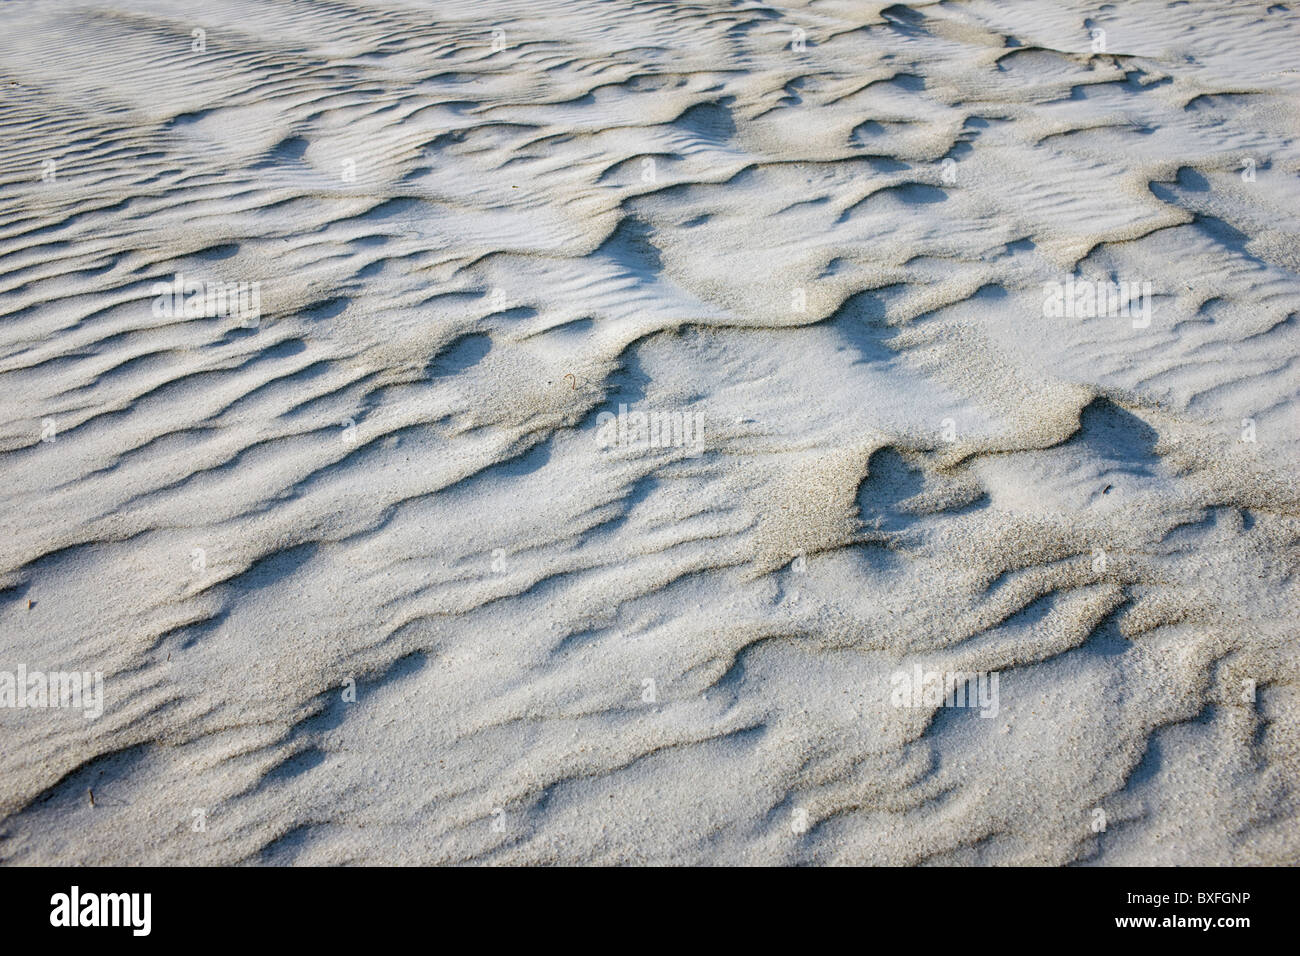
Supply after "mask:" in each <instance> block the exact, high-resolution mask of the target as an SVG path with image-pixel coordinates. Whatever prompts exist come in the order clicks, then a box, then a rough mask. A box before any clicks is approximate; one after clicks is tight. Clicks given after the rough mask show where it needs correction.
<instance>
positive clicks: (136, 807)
mask: <svg viewBox="0 0 1300 956" xmlns="http://www.w3.org/2000/svg"><path fill="white" fill-rule="evenodd" d="M196 29H202V30H204V31H206V32H205V33H204V34H201V35H200V36H201V39H202V43H199V41H198V40H197V39H196V38H195V36H194V34H193V31H194V30H196ZM494 30H501V31H503V33H502V34H501V35H500V36H499V40H498V42H497V43H496V44H495V45H496V47H498V48H497V49H494V32H493V31H494ZM796 30H800V31H803V34H802V36H803V37H806V40H805V41H804V42H803V43H801V42H800V37H801V34H799V33H797V32H796ZM1092 30H1104V31H1105V36H1104V44H1103V45H1104V50H1103V49H1098V51H1097V52H1094V51H1093V46H1094V43H1097V42H1099V41H1100V37H1098V39H1097V40H1094V39H1093V37H1092V36H1091V35H1090V31H1092ZM193 45H198V46H202V47H203V49H201V50H197V51H196V50H194V49H192V46H193ZM800 46H803V47H804V48H803V49H799V47H800ZM1297 49H1300V11H1298V10H1297V8H1296V6H1295V4H1293V3H1290V2H1288V3H1280V4H1274V5H1271V6H1270V5H1269V4H1267V3H1247V2H1236V0H1196V2H1192V3H1163V2H1160V3H1157V2H1145V0H1133V2H1123V3H1116V4H1105V5H1098V6H1092V5H1087V4H1084V3H1079V2H1072V0H1071V2H1045V0H1044V2H1032V3H1031V2H1010V3H1008V2H998V3H994V2H991V0H969V2H945V3H939V4H923V3H918V4H912V5H910V6H902V5H892V6H891V5H888V4H883V3H860V2H850V0H827V2H809V3H791V4H787V5H784V6H782V7H776V6H770V5H764V4H760V3H748V2H744V3H737V4H733V3H727V2H722V0H706V2H695V3H686V2H682V3H633V2H630V0H618V2H614V3H603V2H595V0H564V2H560V0H549V2H536V0H511V2H481V0H460V2H438V3H432V4H431V3H428V2H417V0H408V2H403V0H351V2H349V0H338V2H334V0H328V2H327V0H319V2H296V3H272V2H268V0H206V2H204V3H202V4H195V3H190V2H184V0H10V2H7V3H4V4H3V5H2V6H0V130H3V136H2V137H0V183H2V185H3V188H2V189H0V255H2V258H0V315H3V320H2V321H0V469H2V470H0V476H2V478H3V482H4V496H3V501H2V503H0V526H2V527H3V535H0V587H3V588H4V590H3V592H0V596H2V601H0V671H15V670H16V669H17V668H18V667H19V666H20V665H21V666H23V667H25V668H27V669H29V670H47V671H54V670H61V669H62V670H78V671H90V672H95V671H100V672H102V673H103V675H104V711H103V714H102V716H100V717H99V718H98V719H94V720H89V719H86V718H85V716H84V714H82V713H79V712H77V711H76V710H75V709H72V708H44V709H42V708H23V709H16V708H0V741H2V745H0V860H3V861H6V862H13V863H54V862H60V863H121V862H126V863H234V862H259V861H260V862H270V863H288V862H295V863H312V864H316V863H342V862H365V863H385V862H395V863H396V862H400V863H430V862H439V863H452V862H466V861H468V862H485V863H507V862H509V863H535V862H566V863H574V862H590V863H616V862H674V863H890V864H912V863H921V862H928V863H976V864H1003V863H1034V864H1066V863H1071V862H1087V863H1100V864H1120V865H1122V864H1135V863H1161V864H1174V863H1213V864H1227V863H1283V862H1287V863H1296V862H1300V827H1298V826H1297V806H1298V804H1297V799H1298V794H1300V762H1298V758H1300V735H1298V734H1297V729H1298V724H1300V717H1298V715H1297V704H1298V703H1300V695H1298V693H1297V670H1298V663H1300V655H1298V654H1297V649H1298V647H1300V640H1298V633H1297V632H1298V627H1297V619H1298V618H1300V613H1298V612H1300V597H1298V593H1297V582H1296V574H1297V566H1298V564H1300V501H1298V500H1297V498H1298V493H1297V490H1296V480H1295V479H1296V474H1297V464H1298V463H1300V416H1298V415H1297V391H1298V390H1300V367H1298V365H1300V363H1298V358H1297V356H1298V355H1300V318H1298V315H1300V152H1298V150H1297V146H1296V141H1295V137H1296V134H1297V130H1300V97H1298V94H1300V72H1298V71H1297V68H1296V50H1297ZM946 160H950V161H951V162H945V161H946ZM1247 160H1249V162H1246V161H1247ZM51 161H52V162H53V164H54V165H53V166H52V167H51V166H50V165H49V163H50V162H51ZM650 161H652V162H653V166H652V167H651V165H650ZM1076 267H1077V273H1075V270H1076ZM177 274H180V275H182V276H184V277H185V278H186V279H192V280H196V281H201V282H204V283H251V282H257V283H259V289H260V312H261V315H260V323H259V324H257V326H256V327H255V328H241V327H240V322H239V320H238V318H236V317H233V316H216V317H192V318H186V317H185V316H184V315H179V316H171V317H168V316H166V315H158V314H155V309H154V308H153V303H154V299H155V295H154V288H153V287H154V284H155V283H159V282H171V281H172V279H173V277H174V276H175V275H177ZM1071 274H1075V275H1076V278H1078V279H1079V280H1089V281H1091V280H1107V281H1110V280H1114V281H1122V282H1135V283H1138V284H1139V286H1140V285H1141V283H1143V282H1149V283H1150V289H1151V290H1152V295H1151V298H1150V300H1149V304H1150V305H1151V306H1152V309H1151V313H1150V323H1149V325H1147V326H1145V327H1135V322H1134V321H1132V320H1131V319H1130V317H1128V316H1115V315H1102V316H1097V317H1078V316H1076V315H1070V316H1064V315H1061V316H1054V315H1045V314H1044V298H1045V294H1044V284H1045V283H1049V282H1053V281H1056V282H1062V283H1063V282H1065V280H1066V278H1067V276H1070V275H1071ZM1136 324H1137V325H1139V326H1140V325H1141V322H1138V323H1136ZM569 376H571V377H569ZM620 404H623V405H626V406H627V411H632V412H635V411H647V412H656V413H664V414H669V415H689V416H692V418H691V419H689V421H694V418H693V416H695V415H697V414H702V415H703V416H704V417H703V422H704V431H703V440H702V441H701V442H699V443H686V444H683V445H680V446H678V447H669V448H647V447H645V446H644V445H639V444H634V443H633V444H627V443H624V444H616V445H615V446H614V447H602V441H601V438H602V433H601V426H602V425H603V423H604V422H606V421H607V420H608V419H607V418H605V417H604V416H603V415H602V413H612V414H614V415H617V414H618V412H619V405H620ZM1243 420H1249V423H1246V422H1244V421H1243ZM43 435H44V437H45V439H46V440H42V436H43ZM1246 439H1253V440H1246ZM801 555H803V557H800V556H801ZM915 667H920V668H922V669H923V670H927V671H938V672H952V671H962V672H973V671H983V672H997V673H998V675H999V678H1000V683H999V706H998V713H997V716H996V717H988V718H985V717H981V716H979V712H978V711H976V710H973V709H969V708H967V709H960V708H950V707H942V708H941V707H935V706H931V705H924V704H923V706H917V707H899V706H895V705H894V702H893V701H892V700H891V691H892V688H893V684H892V680H891V675H893V674H895V673H896V672H899V671H902V672H904V673H913V669H914V668H915ZM349 680H355V681H356V684H355V702H352V701H351V700H350V699H348V700H345V699H344V694H345V688H347V687H349V686H350V685H348V681H349ZM649 681H653V685H651V684H649V683H647V682H649ZM652 689H653V693H652V692H651V690H652ZM1252 689H1253V690H1252ZM348 697H349V698H350V697H351V694H350V693H349V694H348ZM651 698H652V699H651ZM91 791H93V794H94V805H93V806H92V805H91V799H90V792H91ZM1099 820H1104V823H1105V825H1104V827H1101V826H1098V821H1099ZM200 823H201V824H202V826H201V827H200V826H199V824H200Z"/></svg>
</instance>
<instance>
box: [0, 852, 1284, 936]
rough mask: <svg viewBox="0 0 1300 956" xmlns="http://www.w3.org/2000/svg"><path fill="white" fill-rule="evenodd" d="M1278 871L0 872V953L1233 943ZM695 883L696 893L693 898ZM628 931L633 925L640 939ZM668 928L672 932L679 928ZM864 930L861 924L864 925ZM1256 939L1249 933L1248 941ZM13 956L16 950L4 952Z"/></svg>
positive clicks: (1260, 918) (1265, 922)
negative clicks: (818, 929)
mask: <svg viewBox="0 0 1300 956" xmlns="http://www.w3.org/2000/svg"><path fill="white" fill-rule="evenodd" d="M1294 875H1295V871H1294V870H1290V869H1241V868H1217V869H1212V868H1185V869H1093V868H1071V869H1060V870H1052V869H956V868H950V869H938V868H936V869H889V870H886V869H878V870H853V871H851V872H845V871H843V870H834V869H832V870H828V871H826V872H810V871H800V870H795V871H789V870H786V871H783V870H767V869H744V870H740V869H728V870H721V869H675V870H671V871H666V870H663V869H645V870H641V871H635V870H620V871H617V872H604V871H602V872H598V873H594V872H590V871H584V870H575V869H570V870H551V871H547V872H545V873H544V874H543V873H538V872H535V871H529V870H501V869H457V870H454V871H449V870H432V869H363V868H358V869H348V868H344V869H323V868H284V869H273V868H225V869H217V868H213V869H202V868H194V869H127V868H80V869H73V868H35V867H34V868H17V867H0V913H3V925H4V927H5V940H6V942H7V943H9V944H21V943H22V942H23V941H27V940H30V941H32V942H36V943H42V942H46V941H56V940H57V939H58V938H60V937H62V938H64V939H65V941H67V942H76V943H78V944H80V943H86V942H91V941H92V940H93V939H94V938H100V939H104V940H108V939H114V940H117V941H120V942H125V943H127V944H128V945H130V944H132V943H136V942H146V941H152V940H158V941H164V942H177V941H180V940H186V941H191V940H196V939H201V940H203V941H204V942H210V943H221V942H225V941H230V942H240V941H245V940H249V939H252V938H255V939H257V941H258V942H259V943H267V942H271V943H274V942H279V941H283V942H286V943H293V944H297V945H302V944H308V945H310V944H312V943H320V944H324V945H330V946H338V945H346V944H347V943H349V942H350V941H355V942H357V943H359V944H373V943H374V942H375V940H376V932H377V931H379V932H382V933H383V934H385V935H386V934H388V933H391V932H392V931H394V930H409V931H411V932H412V933H415V932H419V931H421V930H427V929H428V928H429V927H430V925H431V924H442V925H444V926H445V925H449V924H451V923H453V922H456V923H460V924H461V927H462V929H465V928H467V927H466V925H465V921H467V920H468V921H472V922H473V923H474V924H476V925H475V928H476V929H477V930H478V931H483V930H486V931H488V932H489V933H491V934H492V935H493V936H494V937H498V936H501V935H505V936H509V935H510V934H511V931H512V930H513V931H515V932H518V933H519V934H520V935H521V936H523V935H524V934H530V935H531V936H532V938H533V939H534V940H536V939H537V934H539V933H540V932H547V931H548V930H549V931H554V930H556V929H557V928H559V925H560V921H561V920H563V925H564V927H565V929H566V930H567V931H568V932H569V933H574V932H578V933H581V932H582V929H583V928H584V926H587V925H590V926H591V927H592V928H596V927H602V928H603V927H604V926H607V925H609V926H611V927H612V925H616V924H622V925H624V926H625V927H627V928H629V929H631V930H632V931H633V934H634V935H637V936H640V935H641V934H643V933H649V934H650V935H651V936H653V935H655V933H656V930H655V929H654V927H656V926H657V927H660V928H662V929H664V930H665V932H668V931H669V930H671V932H669V935H668V936H665V937H664V941H665V942H667V941H668V940H669V939H670V938H672V936H673V935H674V934H675V933H676V932H677V931H676V930H672V927H673V925H674V924H678V923H679V921H680V920H681V919H682V918H687V917H689V918H692V919H693V920H699V919H701V918H704V919H706V920H707V919H708V918H709V917H710V916H712V917H714V918H715V919H716V924H715V925H717V927H718V930H717V932H718V933H719V934H720V935H724V936H728V937H730V936H731V935H732V934H733V933H737V931H739V934H740V935H747V934H746V933H745V930H746V929H747V928H749V927H748V926H747V924H748V923H752V930H753V931H761V932H764V933H766V932H769V931H770V928H771V927H772V925H773V924H774V923H775V924H788V925H791V926H794V925H803V926H804V928H805V929H806V928H807V922H808V921H809V920H812V919H827V920H835V919H836V917H837V916H838V917H840V918H845V917H847V918H848V919H851V920H852V921H853V922H854V923H855V924H861V923H862V922H863V921H868V922H871V921H877V922H879V924H880V928H881V929H888V928H889V926H891V925H893V926H895V927H898V926H910V927H911V930H909V931H908V934H907V935H908V936H911V935H914V931H915V930H916V929H917V928H918V927H927V926H928V927H932V928H933V929H934V931H935V932H936V933H938V934H939V935H938V936H936V937H935V939H936V940H937V939H939V938H943V939H949V938H956V937H953V936H950V934H952V933H961V931H962V928H963V927H968V928H970V929H972V930H976V929H977V930H978V931H979V932H980V933H981V934H984V933H988V932H995V933H997V934H998V935H999V936H1001V937H1003V939H1005V940H1007V941H1016V940H1020V939H1024V940H1025V941H1030V940H1041V939H1043V938H1044V937H1043V936H1042V935H1041V934H1042V933H1043V932H1050V933H1052V934H1054V935H1052V936H1051V937H1048V938H1051V939H1068V940H1070V941H1072V942H1074V941H1087V940H1093V939H1098V938H1105V939H1113V940H1121V939H1124V938H1125V937H1130V938H1135V939H1140V940H1142V941H1145V942H1153V941H1161V940H1167V941H1169V942H1176V943H1178V944H1180V945H1181V944H1182V943H1184V942H1185V941H1187V940H1188V939H1189V938H1190V937H1192V936H1194V935H1199V936H1201V937H1203V938H1205V939H1207V940H1208V939H1212V940H1215V941H1222V942H1225V943H1234V942H1247V941H1250V940H1251V939H1252V936H1253V934H1255V933H1257V932H1259V931H1260V930H1264V931H1265V932H1269V933H1270V938H1272V934H1277V933H1279V932H1281V931H1282V930H1284V929H1285V928H1286V925H1287V922H1286V921H1285V920H1284V918H1283V916H1282V907H1283V902H1284V901H1285V900H1286V899H1287V897H1288V896H1289V895H1290V890H1291V888H1292V885H1293V883H1294ZM693 884H694V885H693ZM828 925H829V923H828ZM638 927H639V929H638ZM679 928H680V926H679ZM864 928H866V929H871V928H873V927H871V926H869V925H868V926H867V927H864ZM1260 938H1262V937H1260ZM15 951H17V950H15Z"/></svg>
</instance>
